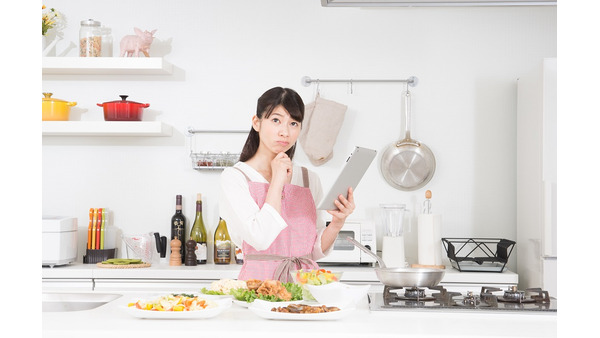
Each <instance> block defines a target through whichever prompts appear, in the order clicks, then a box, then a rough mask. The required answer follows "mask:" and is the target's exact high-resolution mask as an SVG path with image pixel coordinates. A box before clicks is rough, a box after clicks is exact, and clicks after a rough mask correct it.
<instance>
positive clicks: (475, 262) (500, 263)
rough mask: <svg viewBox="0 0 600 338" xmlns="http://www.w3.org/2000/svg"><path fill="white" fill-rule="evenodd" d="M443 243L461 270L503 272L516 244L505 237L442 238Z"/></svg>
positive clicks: (453, 265) (451, 261)
mask: <svg viewBox="0 0 600 338" xmlns="http://www.w3.org/2000/svg"><path fill="white" fill-rule="evenodd" d="M442 243H443V244H444V249H445V250H446V253H447V255H448V259H449V260H450V263H451V264H452V267H453V268H455V269H457V270H458V271H461V272H503V271H504V270H505V269H506V263H508V259H509V257H510V254H511V253H512V251H513V248H514V246H515V244H516V242H515V241H511V240H509V239H504V238H442Z"/></svg>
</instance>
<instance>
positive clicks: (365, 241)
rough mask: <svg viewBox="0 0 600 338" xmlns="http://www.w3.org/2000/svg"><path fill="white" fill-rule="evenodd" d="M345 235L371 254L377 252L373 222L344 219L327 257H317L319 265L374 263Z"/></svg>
mask: <svg viewBox="0 0 600 338" xmlns="http://www.w3.org/2000/svg"><path fill="white" fill-rule="evenodd" d="M327 224H329V223H327ZM346 237H351V238H354V239H355V240H356V241H358V242H359V243H361V244H362V245H364V246H365V247H367V248H368V250H370V251H371V252H372V253H373V254H375V253H376V252H377V244H376V237H375V224H374V223H373V222H371V221H367V220H356V221H346V223H345V224H344V227H343V228H342V230H340V232H339V234H338V236H337V238H336V239H335V242H334V243H333V249H332V250H331V253H330V254H329V255H328V256H327V257H324V258H321V259H319V260H318V261H317V263H318V264H319V265H335V264H344V265H346V264H347V265H372V264H373V263H375V259H374V258H373V257H371V256H369V255H367V254H366V253H365V252H363V251H362V250H360V249H358V248H357V247H356V246H354V245H353V244H352V243H350V242H348V241H347V240H346Z"/></svg>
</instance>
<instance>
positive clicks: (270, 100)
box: [240, 87, 304, 162]
mask: <svg viewBox="0 0 600 338" xmlns="http://www.w3.org/2000/svg"><path fill="white" fill-rule="evenodd" d="M280 105H281V106H282V107H283V108H285V110H287V112H288V113H290V116H291V117H292V118H293V119H294V120H296V121H298V122H300V123H302V120H303V119H304V102H303V101H302V98H301V97H300V95H298V93H296V91H294V90H293V89H290V88H281V87H274V88H271V89H269V90H267V91H266V92H265V93H264V94H262V95H261V97H259V98H258V103H257V105H256V117H258V118H259V119H263V118H268V117H269V116H271V113H273V110H274V109H275V108H276V107H277V106H280ZM259 144H260V138H259V136H258V133H257V132H256V130H254V128H252V127H250V133H248V138H247V139H246V144H244V148H243V149H242V154H241V155H240V161H241V162H245V161H248V160H249V159H251V158H252V156H254V154H256V151H257V150H258V145H259ZM294 152H296V144H294V145H293V146H292V147H291V148H290V149H289V150H288V151H286V152H285V153H286V154H287V155H288V156H289V157H290V159H292V158H294Z"/></svg>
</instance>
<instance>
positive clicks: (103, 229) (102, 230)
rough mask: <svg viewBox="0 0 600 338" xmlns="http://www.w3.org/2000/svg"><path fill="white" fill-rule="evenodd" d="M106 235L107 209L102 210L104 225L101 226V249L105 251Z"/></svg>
mask: <svg viewBox="0 0 600 338" xmlns="http://www.w3.org/2000/svg"><path fill="white" fill-rule="evenodd" d="M105 233H106V208H104V209H102V225H101V226H100V249H101V250H104V234H105Z"/></svg>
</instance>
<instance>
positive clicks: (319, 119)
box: [300, 95, 348, 166]
mask: <svg viewBox="0 0 600 338" xmlns="http://www.w3.org/2000/svg"><path fill="white" fill-rule="evenodd" d="M347 109H348V106H346V105H343V104H341V103H337V102H334V101H331V100H326V99H324V98H322V97H321V96H320V95H317V97H316V99H315V101H314V102H312V103H309V104H308V105H306V107H305V109H304V121H305V122H304V126H303V128H302V132H301V133H300V145H302V149H304V152H305V153H306V155H307V156H308V159H309V160H310V162H311V163H312V164H313V165H316V166H319V165H322V164H324V163H325V162H327V161H329V160H330V159H331V158H332V157H333V146H334V145H335V141H336V139H337V136H338V133H339V132H340V128H341V127H342V122H343V121H344V115H345V114H346V110H347Z"/></svg>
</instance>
